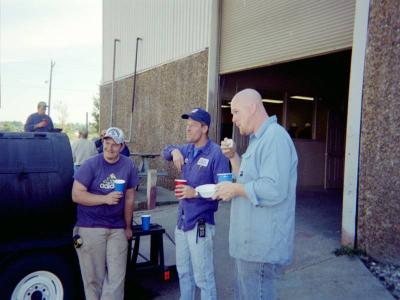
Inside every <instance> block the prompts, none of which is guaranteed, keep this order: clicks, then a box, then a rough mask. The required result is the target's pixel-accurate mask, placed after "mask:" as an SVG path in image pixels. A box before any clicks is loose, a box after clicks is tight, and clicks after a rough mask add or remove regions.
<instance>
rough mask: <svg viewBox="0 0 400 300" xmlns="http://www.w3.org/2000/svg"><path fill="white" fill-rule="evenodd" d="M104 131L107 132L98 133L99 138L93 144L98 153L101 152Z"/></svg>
mask: <svg viewBox="0 0 400 300" xmlns="http://www.w3.org/2000/svg"><path fill="white" fill-rule="evenodd" d="M106 131H107V130H105V129H103V130H102V131H101V132H100V137H99V138H98V139H97V140H95V141H94V144H95V146H96V149H97V152H98V153H101V152H103V138H104V135H105V134H106Z"/></svg>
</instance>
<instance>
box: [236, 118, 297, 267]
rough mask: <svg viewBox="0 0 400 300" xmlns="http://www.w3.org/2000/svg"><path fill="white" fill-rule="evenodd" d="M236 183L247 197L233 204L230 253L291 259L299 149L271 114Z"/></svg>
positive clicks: (247, 257) (264, 260) (276, 260)
mask: <svg viewBox="0 0 400 300" xmlns="http://www.w3.org/2000/svg"><path fill="white" fill-rule="evenodd" d="M236 175H237V182H238V183H241V184H243V185H244V186H245V191H246V194H247V198H244V197H235V198H234V199H233V200H232V204H231V219H230V229H229V252H230V254H231V256H232V257H234V258H239V259H243V260H246V261H251V262H261V263H273V264H288V263H289V262H290V261H291V259H292V255H293V239H294V219H295V204H296V183H297V154H296V149H295V147H294V144H293V142H292V139H291V138H290V136H289V135H288V133H287V132H286V130H285V129H284V128H283V127H282V126H280V125H279V124H277V121H276V117H275V116H271V117H269V118H268V119H267V120H266V121H265V122H264V123H263V125H262V126H261V127H260V128H259V129H258V130H257V132H256V133H255V134H253V135H251V136H250V142H249V146H248V148H247V150H246V152H245V153H244V154H243V156H242V161H241V164H240V169H239V173H238V174H236Z"/></svg>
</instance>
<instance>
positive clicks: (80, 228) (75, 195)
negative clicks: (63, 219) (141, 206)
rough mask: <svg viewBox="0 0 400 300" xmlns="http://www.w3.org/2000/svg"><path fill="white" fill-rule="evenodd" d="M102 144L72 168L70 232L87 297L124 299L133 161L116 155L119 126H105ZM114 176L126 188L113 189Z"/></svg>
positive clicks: (121, 142) (120, 138)
mask: <svg viewBox="0 0 400 300" xmlns="http://www.w3.org/2000/svg"><path fill="white" fill-rule="evenodd" d="M103 145H104V152H103V153H101V154H98V155H96V156H93V157H91V158H89V159H87V160H86V161H85V162H84V163H83V164H82V165H81V166H80V168H79V169H78V170H77V172H76V174H75V180H74V184H73V187H72V199H73V201H74V202H76V203H78V214H77V222H76V225H75V228H74V233H73V234H74V240H75V241H76V243H75V247H76V251H77V253H78V258H79V264H80V267H81V273H82V279H83V284H84V288H85V296H86V299H118V300H122V299H123V298H124V281H125V271H126V261H127V251H128V240H129V239H130V238H131V237H132V228H131V224H132V214H133V208H134V200H135V188H136V186H137V184H138V182H139V178H138V174H137V169H136V167H135V165H134V163H133V161H132V160H131V159H129V158H128V157H126V156H123V155H120V151H121V149H122V147H124V134H123V132H122V130H121V129H119V128H117V127H111V128H109V129H107V132H106V134H105V136H104V141H103ZM116 179H123V180H125V187H124V192H119V191H115V190H114V181H115V180H116Z"/></svg>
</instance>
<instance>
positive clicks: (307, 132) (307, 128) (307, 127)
mask: <svg viewBox="0 0 400 300" xmlns="http://www.w3.org/2000/svg"><path fill="white" fill-rule="evenodd" d="M311 138H312V131H311V123H308V122H307V123H305V124H304V127H303V129H301V130H300V132H299V139H311Z"/></svg>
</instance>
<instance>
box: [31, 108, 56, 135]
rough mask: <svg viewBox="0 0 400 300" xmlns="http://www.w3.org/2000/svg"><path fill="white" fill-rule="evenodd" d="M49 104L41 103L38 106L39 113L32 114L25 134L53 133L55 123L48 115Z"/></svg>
mask: <svg viewBox="0 0 400 300" xmlns="http://www.w3.org/2000/svg"><path fill="white" fill-rule="evenodd" d="M46 109H47V104H46V102H43V101H40V102H39V103H38V105H37V112H36V113H33V114H31V115H30V116H29V117H28V119H27V120H26V123H25V126H24V130H25V132H50V131H53V129H54V126H53V121H52V120H51V118H50V117H49V116H48V115H46Z"/></svg>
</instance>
